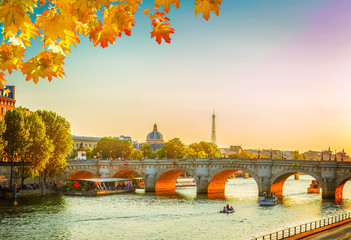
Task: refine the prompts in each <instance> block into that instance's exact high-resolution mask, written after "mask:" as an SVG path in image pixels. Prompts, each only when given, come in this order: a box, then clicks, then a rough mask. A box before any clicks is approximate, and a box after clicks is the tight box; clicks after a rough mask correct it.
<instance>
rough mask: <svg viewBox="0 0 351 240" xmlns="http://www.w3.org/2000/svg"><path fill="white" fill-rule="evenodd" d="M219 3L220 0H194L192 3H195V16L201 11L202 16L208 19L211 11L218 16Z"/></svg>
mask: <svg viewBox="0 0 351 240" xmlns="http://www.w3.org/2000/svg"><path fill="white" fill-rule="evenodd" d="M221 3H222V0H196V1H195V3H194V4H195V5H196V6H195V8H194V11H195V15H196V16H197V15H198V14H199V13H200V12H201V13H202V17H203V18H204V19H206V20H207V21H208V19H209V18H210V13H211V11H212V12H213V13H214V14H216V15H217V16H218V14H219V9H220V7H219V5H221Z"/></svg>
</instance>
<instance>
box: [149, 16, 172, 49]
mask: <svg viewBox="0 0 351 240" xmlns="http://www.w3.org/2000/svg"><path fill="white" fill-rule="evenodd" d="M152 26H153V30H152V32H151V38H154V37H156V42H157V43H158V44H161V42H162V38H163V39H164V40H165V42H167V43H171V38H170V37H169V35H170V34H172V33H174V29H173V28H170V27H169V26H170V24H169V23H164V22H161V21H159V20H153V21H152Z"/></svg>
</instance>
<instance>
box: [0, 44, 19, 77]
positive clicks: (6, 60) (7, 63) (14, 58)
mask: <svg viewBox="0 0 351 240" xmlns="http://www.w3.org/2000/svg"><path fill="white" fill-rule="evenodd" d="M24 52H25V49H24V48H23V47H21V46H20V45H14V44H5V43H3V44H2V45H0V69H1V70H2V71H6V70H7V71H8V72H9V73H10V74H12V70H17V69H18V68H21V67H22V66H23V61H22V58H24V54H23V53H24Z"/></svg>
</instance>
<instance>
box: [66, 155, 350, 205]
mask: <svg viewBox="0 0 351 240" xmlns="http://www.w3.org/2000/svg"><path fill="white" fill-rule="evenodd" d="M68 163H69V165H68V166H67V167H66V168H65V170H64V172H63V174H62V176H61V179H62V180H67V179H84V178H93V177H101V178H102V177H103V178H106V177H128V178H134V177H135V176H136V175H137V174H138V175H140V177H142V178H143V180H144V183H145V191H148V192H154V191H156V192H157V193H171V192H175V184H176V180H177V178H178V177H179V176H180V175H181V174H182V173H184V172H185V173H186V174H187V175H188V176H192V177H193V178H194V179H195V181H196V186H197V192H198V193H208V194H209V195H210V194H214V195H221V194H223V195H224V191H225V184H226V182H227V179H228V177H229V176H231V175H232V174H234V173H235V172H236V171H243V172H247V173H249V174H250V176H251V177H253V178H254V180H255V181H256V183H257V187H258V193H261V192H264V191H272V192H274V193H276V195H282V194H283V185H284V182H285V181H286V179H287V178H288V177H289V176H291V175H294V174H296V173H298V172H300V173H305V174H308V175H310V176H312V177H314V178H315V179H316V180H317V181H318V182H319V184H320V185H321V187H322V197H323V198H336V199H340V198H342V192H343V187H344V184H345V183H346V182H347V181H348V180H349V179H350V178H351V162H343V161H298V160H296V161H295V160H276V159H140V160H125V161H124V160H96V159H94V160H82V161H77V160H71V161H69V162H68Z"/></svg>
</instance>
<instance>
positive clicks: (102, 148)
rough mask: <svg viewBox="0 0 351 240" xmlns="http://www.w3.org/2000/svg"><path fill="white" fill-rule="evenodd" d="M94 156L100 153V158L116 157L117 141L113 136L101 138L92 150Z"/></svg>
mask: <svg viewBox="0 0 351 240" xmlns="http://www.w3.org/2000/svg"><path fill="white" fill-rule="evenodd" d="M93 153H94V156H95V155H98V153H99V154H101V157H102V158H105V159H106V158H110V157H111V158H117V142H116V139H113V138H107V137H104V138H101V139H100V140H99V141H98V142H97V144H96V148H95V149H94V151H93Z"/></svg>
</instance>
